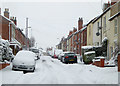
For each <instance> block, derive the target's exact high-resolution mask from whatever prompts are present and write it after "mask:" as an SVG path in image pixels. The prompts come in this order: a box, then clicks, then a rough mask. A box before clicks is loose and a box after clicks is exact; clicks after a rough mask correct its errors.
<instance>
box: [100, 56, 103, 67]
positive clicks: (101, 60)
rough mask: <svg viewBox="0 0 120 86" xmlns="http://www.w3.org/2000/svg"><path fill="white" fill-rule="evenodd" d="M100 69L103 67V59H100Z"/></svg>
mask: <svg viewBox="0 0 120 86" xmlns="http://www.w3.org/2000/svg"><path fill="white" fill-rule="evenodd" d="M100 67H104V58H101V59H100Z"/></svg>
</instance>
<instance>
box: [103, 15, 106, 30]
mask: <svg viewBox="0 0 120 86" xmlns="http://www.w3.org/2000/svg"><path fill="white" fill-rule="evenodd" d="M103 25H104V30H105V29H106V16H105V17H104V24H103Z"/></svg>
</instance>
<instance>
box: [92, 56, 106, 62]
mask: <svg viewBox="0 0 120 86" xmlns="http://www.w3.org/2000/svg"><path fill="white" fill-rule="evenodd" d="M100 59H105V57H103V56H98V57H94V59H93V60H92V61H93V62H96V61H100Z"/></svg>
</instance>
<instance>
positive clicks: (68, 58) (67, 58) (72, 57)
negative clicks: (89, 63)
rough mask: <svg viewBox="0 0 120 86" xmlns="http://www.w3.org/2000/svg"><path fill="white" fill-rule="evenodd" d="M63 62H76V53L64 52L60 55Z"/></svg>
mask: <svg viewBox="0 0 120 86" xmlns="http://www.w3.org/2000/svg"><path fill="white" fill-rule="evenodd" d="M61 61H62V62H63V63H77V55H76V54H75V53H73V52H65V53H64V56H62V57H61Z"/></svg>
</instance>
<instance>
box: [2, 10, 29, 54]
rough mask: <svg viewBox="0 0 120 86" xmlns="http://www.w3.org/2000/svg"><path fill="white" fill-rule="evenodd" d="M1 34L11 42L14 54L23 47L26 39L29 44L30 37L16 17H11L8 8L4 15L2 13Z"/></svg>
mask: <svg viewBox="0 0 120 86" xmlns="http://www.w3.org/2000/svg"><path fill="white" fill-rule="evenodd" d="M0 13H1V12H0ZM0 35H1V37H2V38H3V39H5V40H8V41H9V42H10V47H11V48H12V49H13V54H14V55H15V54H16V53H17V52H18V51H19V50H20V49H22V47H23V46H24V45H25V40H26V39H27V42H28V45H29V39H28V38H26V37H25V35H24V34H23V32H22V30H21V29H20V28H18V27H17V20H16V17H10V15H9V9H8V8H6V9H5V11H4V16H3V15H1V14H0Z"/></svg>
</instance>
